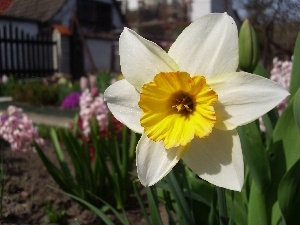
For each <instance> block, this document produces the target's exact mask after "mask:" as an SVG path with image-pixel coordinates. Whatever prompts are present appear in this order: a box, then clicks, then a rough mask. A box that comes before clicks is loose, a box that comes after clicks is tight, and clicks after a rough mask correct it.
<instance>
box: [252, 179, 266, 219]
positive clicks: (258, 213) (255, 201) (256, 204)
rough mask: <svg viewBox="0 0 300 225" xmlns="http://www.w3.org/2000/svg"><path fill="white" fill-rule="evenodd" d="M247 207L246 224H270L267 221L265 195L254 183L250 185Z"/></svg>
mask: <svg viewBox="0 0 300 225" xmlns="http://www.w3.org/2000/svg"><path fill="white" fill-rule="evenodd" d="M248 207H249V208H248V225H257V224H270V223H269V222H268V214H267V208H266V201H265V195H264V194H262V193H261V192H260V191H258V190H257V189H256V186H255V184H254V183H252V185H251V191H250V198H249V206H248Z"/></svg>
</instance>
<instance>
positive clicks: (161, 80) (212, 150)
mask: <svg viewBox="0 0 300 225" xmlns="http://www.w3.org/2000/svg"><path fill="white" fill-rule="evenodd" d="M120 62H121V69H122V73H123V75H124V77H125V79H124V80H120V81H117V82H116V83H114V84H112V85H111V86H110V87H108V88H107V90H106V91H105V93H104V97H105V99H106V101H107V104H108V107H109V109H110V110H111V112H112V113H113V114H114V116H115V117H116V118H117V119H118V120H120V121H121V122H123V123H124V124H125V125H127V126H128V127H129V128H130V129H132V130H134V131H136V132H139V133H142V137H141V139H140V141H139V143H138V145H137V149H136V155H137V159H136V160H137V170H138V176H139V179H140V181H141V183H142V184H143V185H145V186H150V185H153V184H155V183H156V182H158V181H159V180H161V179H162V178H163V177H164V176H165V175H167V174H168V173H169V171H170V170H171V169H172V168H173V167H174V166H175V165H176V163H177V162H178V161H179V160H180V159H182V160H183V161H184V162H185V164H186V165H187V166H188V167H189V168H191V169H192V170H193V171H194V172H195V173H196V174H198V175H199V176H200V177H201V178H202V179H204V180H207V181H208V182H210V183H212V184H214V185H217V186H220V187H224V188H228V189H232V190H241V188H242V185H243V180H244V165H243V156H242V151H241V144H240V139H239V136H238V134H237V132H236V129H235V128H236V127H237V126H241V125H244V124H247V123H249V122H251V121H253V120H255V119H257V118H258V117H260V116H261V115H263V114H265V113H266V112H268V111H269V110H270V109H272V108H273V107H275V106H276V105H277V104H278V103H279V102H280V101H281V100H282V99H284V98H285V97H286V96H287V95H288V92H287V91H286V90H285V89H284V88H282V87H281V86H280V85H278V84H276V83H274V82H272V81H270V80H269V79H265V78H262V77H260V76H257V75H254V74H249V73H246V72H236V70H237V67H238V32H237V28H236V25H235V23H234V21H233V19H232V18H231V17H229V16H228V15H227V14H226V13H224V14H208V15H205V16H203V17H201V18H199V19H198V20H197V21H195V22H194V23H192V24H191V25H190V26H188V27H187V28H186V29H185V30H184V31H183V32H182V33H181V34H180V35H179V37H178V38H177V40H176V41H175V42H174V44H173V45H172V46H171V48H170V50H169V51H168V53H166V52H165V51H164V50H162V49H161V48H160V47H159V46H157V45H156V44H154V43H153V42H151V41H148V40H146V39H144V38H142V37H141V36H139V35H138V34H136V33H135V32H134V31H132V30H130V29H128V28H125V29H124V31H123V32H122V34H121V36H120Z"/></svg>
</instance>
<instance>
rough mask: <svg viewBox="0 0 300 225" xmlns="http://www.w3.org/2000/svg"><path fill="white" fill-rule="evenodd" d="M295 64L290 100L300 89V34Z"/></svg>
mask: <svg viewBox="0 0 300 225" xmlns="http://www.w3.org/2000/svg"><path fill="white" fill-rule="evenodd" d="M293 61H294V63H293V69H292V74H291V81H290V94H291V96H290V99H291V98H292V97H293V96H294V94H295V93H296V91H297V90H298V88H299V87H300V63H299V62H300V33H299V34H298V37H297V40H296V44H295V49H294V60H293Z"/></svg>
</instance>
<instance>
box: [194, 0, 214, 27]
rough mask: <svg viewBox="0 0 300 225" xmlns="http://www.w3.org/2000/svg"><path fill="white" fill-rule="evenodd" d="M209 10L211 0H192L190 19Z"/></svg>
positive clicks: (196, 17)
mask: <svg viewBox="0 0 300 225" xmlns="http://www.w3.org/2000/svg"><path fill="white" fill-rule="evenodd" d="M210 12H211V0H193V1H192V4H191V21H192V22H193V21H195V20H196V19H198V18H199V17H201V16H203V15H205V14H207V13H210Z"/></svg>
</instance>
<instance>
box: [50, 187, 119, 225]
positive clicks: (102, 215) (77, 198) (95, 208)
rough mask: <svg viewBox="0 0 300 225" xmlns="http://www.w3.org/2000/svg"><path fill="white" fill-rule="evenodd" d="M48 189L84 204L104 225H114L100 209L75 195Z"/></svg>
mask: <svg viewBox="0 0 300 225" xmlns="http://www.w3.org/2000/svg"><path fill="white" fill-rule="evenodd" d="M50 188H52V189H54V190H56V191H58V192H60V193H63V194H64V195H66V196H69V197H71V198H73V199H75V200H76V201H78V202H80V203H82V204H84V205H85V206H87V207H88V208H89V209H90V210H92V211H93V212H95V213H96V215H97V216H99V217H100V218H101V219H102V220H103V222H105V224H107V225H114V223H113V221H112V220H111V219H110V218H109V217H108V216H106V215H105V213H104V212H103V211H102V210H101V209H98V208H97V207H96V206H94V205H92V204H91V203H89V202H87V201H85V200H84V199H81V198H79V197H78V196H76V195H72V194H70V193H67V192H65V191H60V190H57V189H55V188H53V187H50Z"/></svg>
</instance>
